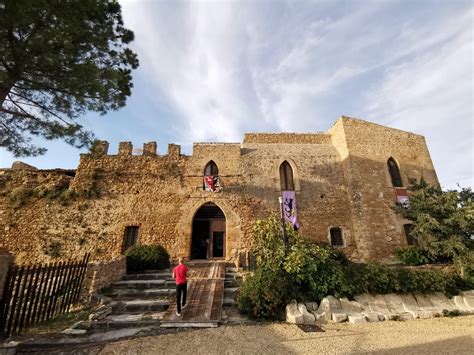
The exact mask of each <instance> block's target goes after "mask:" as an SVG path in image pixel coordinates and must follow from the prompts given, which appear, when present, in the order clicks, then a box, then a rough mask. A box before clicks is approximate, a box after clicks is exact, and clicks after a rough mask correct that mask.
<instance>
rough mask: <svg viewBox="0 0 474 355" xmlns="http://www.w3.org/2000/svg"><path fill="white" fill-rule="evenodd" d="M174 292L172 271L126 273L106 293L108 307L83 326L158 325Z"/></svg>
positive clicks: (124, 326)
mask: <svg viewBox="0 0 474 355" xmlns="http://www.w3.org/2000/svg"><path fill="white" fill-rule="evenodd" d="M174 294H175V286H174V280H173V279H172V278H171V270H162V271H159V272H158V271H157V272H153V271H149V272H146V273H142V274H130V275H126V276H125V277H124V278H123V280H122V281H118V282H116V283H115V284H113V285H112V286H111V287H110V288H108V289H107V290H106V292H104V293H103V295H104V296H106V297H108V298H109V299H110V303H108V304H107V305H106V310H105V311H104V312H102V314H98V315H96V316H97V319H96V320H93V321H89V322H85V323H84V324H83V325H82V326H84V327H88V328H91V329H95V330H105V329H120V328H141V327H158V326H159V325H160V320H161V319H162V318H163V315H164V313H165V311H166V310H167V309H168V307H169V305H170V301H172V300H173V299H174ZM99 313H100V311H99Z"/></svg>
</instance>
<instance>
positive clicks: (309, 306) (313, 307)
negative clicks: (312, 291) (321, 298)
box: [304, 302, 318, 312]
mask: <svg viewBox="0 0 474 355" xmlns="http://www.w3.org/2000/svg"><path fill="white" fill-rule="evenodd" d="M304 305H305V306H306V309H307V310H308V312H314V311H317V310H318V303H317V302H305V304H304Z"/></svg>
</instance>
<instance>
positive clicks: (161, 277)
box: [123, 273, 173, 281]
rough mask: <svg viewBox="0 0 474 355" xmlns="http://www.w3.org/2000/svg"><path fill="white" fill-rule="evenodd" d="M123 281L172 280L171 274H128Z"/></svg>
mask: <svg viewBox="0 0 474 355" xmlns="http://www.w3.org/2000/svg"><path fill="white" fill-rule="evenodd" d="M123 280H167V281H168V280H173V278H172V277H171V273H146V274H128V275H125V276H124V277H123Z"/></svg>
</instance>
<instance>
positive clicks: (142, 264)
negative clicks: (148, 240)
mask: <svg viewBox="0 0 474 355" xmlns="http://www.w3.org/2000/svg"><path fill="white" fill-rule="evenodd" d="M125 255H126V257H127V271H129V272H136V271H143V270H148V269H158V270H159V269H166V268H167V267H169V266H170V256H169V254H168V252H167V251H166V249H165V248H163V247H162V246H161V245H134V246H132V247H130V248H129V249H128V250H127V251H126V252H125Z"/></svg>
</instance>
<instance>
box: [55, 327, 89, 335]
mask: <svg viewBox="0 0 474 355" xmlns="http://www.w3.org/2000/svg"><path fill="white" fill-rule="evenodd" d="M86 333H87V330H85V329H72V328H69V329H66V330H63V331H62V332H61V334H66V335H84V334H86Z"/></svg>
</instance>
